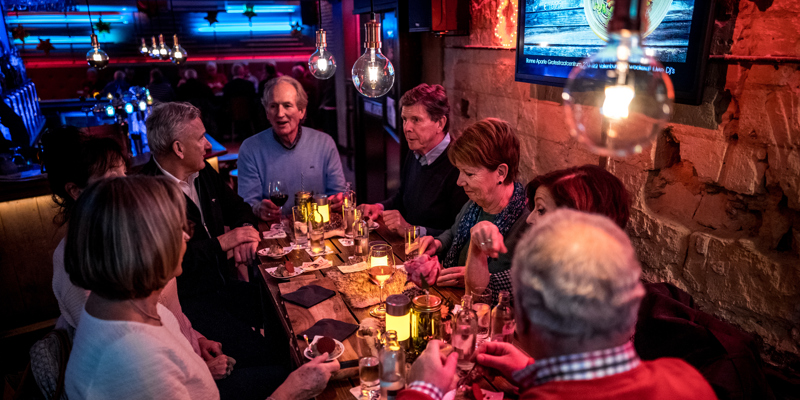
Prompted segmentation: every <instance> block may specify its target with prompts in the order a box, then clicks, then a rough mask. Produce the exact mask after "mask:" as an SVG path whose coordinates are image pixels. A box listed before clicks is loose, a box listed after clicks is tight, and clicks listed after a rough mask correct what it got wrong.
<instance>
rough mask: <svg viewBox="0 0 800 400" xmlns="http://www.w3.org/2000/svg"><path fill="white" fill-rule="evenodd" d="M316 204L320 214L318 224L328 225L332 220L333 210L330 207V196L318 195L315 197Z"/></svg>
mask: <svg viewBox="0 0 800 400" xmlns="http://www.w3.org/2000/svg"><path fill="white" fill-rule="evenodd" d="M314 202H315V203H317V212H318V213H319V214H318V215H317V216H316V218H317V222H322V223H326V224H327V223H328V221H330V220H331V208H330V205H328V196H326V195H324V194H318V195H316V196H314ZM320 218H322V220H320Z"/></svg>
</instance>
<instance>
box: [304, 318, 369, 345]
mask: <svg viewBox="0 0 800 400" xmlns="http://www.w3.org/2000/svg"><path fill="white" fill-rule="evenodd" d="M357 329H358V325H353V324H348V323H347V322H342V321H337V320H335V319H329V318H324V319H321V320H319V321H317V323H316V324H314V325H313V326H311V327H310V328H308V329H307V330H306V331H305V332H303V333H301V334H300V335H298V337H300V338H302V337H303V335H307V336H308V337H314V336H316V335H320V336H328V337H332V338H334V339H336V340H338V341H340V342H344V341H345V339H347V338H348V337H350V335H352V334H353V333H355V331H356V330H357Z"/></svg>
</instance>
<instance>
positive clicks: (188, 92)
mask: <svg viewBox="0 0 800 400" xmlns="http://www.w3.org/2000/svg"><path fill="white" fill-rule="evenodd" d="M183 77H184V81H183V84H182V85H180V86H178V90H177V93H176V95H177V98H178V101H188V102H191V103H192V104H194V101H196V100H206V101H210V100H211V99H212V98H214V92H212V91H211V88H209V87H208V85H206V84H205V83H203V82H201V81H200V80H199V79H197V71H195V70H194V69H192V68H188V69H187V70H186V71H184V72H183ZM195 106H197V104H195ZM198 107H199V106H198ZM201 108H202V107H201Z"/></svg>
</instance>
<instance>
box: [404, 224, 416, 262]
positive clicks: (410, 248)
mask: <svg viewBox="0 0 800 400" xmlns="http://www.w3.org/2000/svg"><path fill="white" fill-rule="evenodd" d="M405 237H406V241H405V244H406V249H405V250H406V260H412V259H414V258H416V257H417V256H418V255H419V238H420V229H419V227H418V226H415V225H411V226H409V227H408V228H406V235H405Z"/></svg>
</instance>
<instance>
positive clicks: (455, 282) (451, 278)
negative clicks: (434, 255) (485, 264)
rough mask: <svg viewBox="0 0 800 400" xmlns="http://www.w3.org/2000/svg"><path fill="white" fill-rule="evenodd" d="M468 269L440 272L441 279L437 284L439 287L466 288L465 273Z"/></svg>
mask: <svg viewBox="0 0 800 400" xmlns="http://www.w3.org/2000/svg"><path fill="white" fill-rule="evenodd" d="M466 270H467V268H466V267H450V268H442V269H440V270H439V279H437V280H436V284H437V285H439V286H464V272H466Z"/></svg>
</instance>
